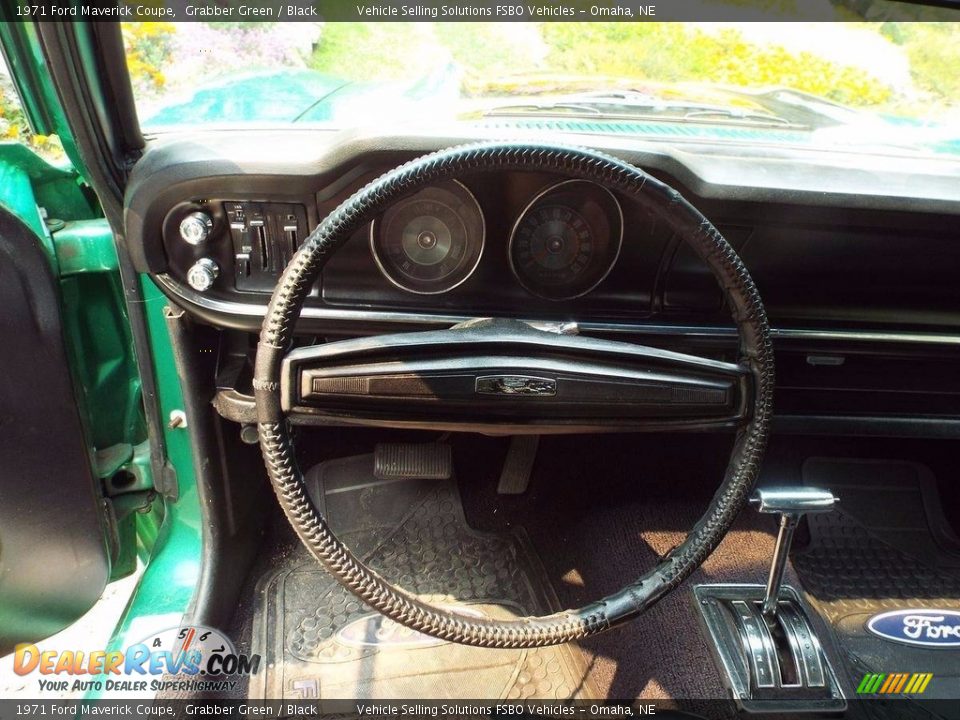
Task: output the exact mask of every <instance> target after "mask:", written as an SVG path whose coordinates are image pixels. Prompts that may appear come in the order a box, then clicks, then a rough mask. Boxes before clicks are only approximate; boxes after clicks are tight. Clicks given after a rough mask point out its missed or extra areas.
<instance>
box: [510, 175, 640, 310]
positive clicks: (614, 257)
mask: <svg viewBox="0 0 960 720" xmlns="http://www.w3.org/2000/svg"><path fill="white" fill-rule="evenodd" d="M569 185H590V186H591V187H592V189H594V190H595V191H596V190H600V191H602V192H603V193H605V194H606V195H607V196H609V198H610V201H611V202H612V203H613V207H615V208H616V210H617V214H616V218H613V217H610V218H608V221H611V223H612V221H613V220H614V219H616V221H617V222H618V223H619V225H620V231H619V233H611V235H614V234H615V235H616V238H613V237H611V240H615V244H616V248H615V249H614V251H613V253H611V255H610V260H609V262H608V263H607V267H606V269H605V270H604V271H603V273H602V274H601V275H600V277H599V278H598V279H597V281H596V282H595V283H593V284H592V285H590V287H588V288H587V289H586V290H582V291H580V292H577V293H573V294H571V295H562V296H560V295H546V294H544V293H542V292H540V291H538V290H537V289H535V288H533V287H530V285H528V284H527V283H526V282H525V281H524V279H523V277H522V276H521V272H520V271H519V270H518V268H517V266H516V263H515V262H514V260H513V244H514V241H515V240H516V237H517V230H518V229H519V228H520V226H521V225H522V224H523V221H524V220H525V219H526V217H527V215H528V214H529V213H530V211H531V209H533V208H534V207H536V206H537V204H538V203H540V202H541V201H542V200H543V199H544V198H546V197H548V196H550V195H552V194H554V193H556V192H557V191H558V190H560V189H566V187H565V186H569ZM623 234H624V218H623V207H621V205H620V201H619V200H618V199H617V196H616V195H614V194H613V193H612V192H611V191H610V190H608V189H607V188H605V187H604V186H603V185H599V184H597V183H595V182H593V181H591V180H580V179H577V178H574V179H572V180H561V181H559V182H556V183H553V184H552V185H548V186H547V187H545V188H543V189H542V190H540V192H538V193H537V194H536V195H534V196H533V198H532V199H531V200H530V201H529V202H528V203H527V204H526V205H525V206H524V208H523V211H522V212H521V213H520V215H518V216H517V219H516V220H515V221H514V223H513V227H512V228H511V230H510V241H509V242H508V243H507V261H508V262H509V263H510V272H511V273H513V277H514V279H515V280H516V281H517V282H518V283H520V285H521V287H523V289H524V290H526V291H527V292H528V293H530V294H531V295H534V296H535V297H538V298H541V299H542V300H550V301H551V302H563V301H565V300H575V299H577V298H580V297H583V296H584V295H587V294H589V293H591V292H593V291H594V290H596V289H597V287H598V286H599V285H600V283H602V282H603V281H604V280H606V279H607V277H608V276H609V275H610V273H611V272H613V268H614V267H615V266H616V264H617V261H618V260H619V259H620V252H621V250H622V249H623Z"/></svg>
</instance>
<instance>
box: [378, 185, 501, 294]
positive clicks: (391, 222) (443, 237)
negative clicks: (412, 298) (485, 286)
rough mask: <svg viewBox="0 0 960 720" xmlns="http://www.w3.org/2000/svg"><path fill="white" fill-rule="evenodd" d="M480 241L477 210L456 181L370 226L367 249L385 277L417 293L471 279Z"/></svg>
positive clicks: (424, 192) (389, 212) (440, 290)
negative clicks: (368, 246)
mask: <svg viewBox="0 0 960 720" xmlns="http://www.w3.org/2000/svg"><path fill="white" fill-rule="evenodd" d="M483 242H484V221H483V214H482V212H481V211H480V206H479V205H478V204H477V201H476V199H475V198H474V197H473V195H472V194H471V193H470V191H469V190H467V188H466V187H465V186H464V185H462V184H460V183H459V182H457V181H455V180H451V181H448V182H444V183H440V184H438V185H434V186H431V187H428V188H425V189H424V190H421V191H420V192H418V193H417V194H416V195H413V196H411V197H409V198H406V199H405V200H402V201H400V202H398V203H397V204H395V205H393V206H392V207H390V208H389V209H388V210H387V211H386V212H385V213H384V214H383V216H382V217H381V218H378V219H377V220H375V221H374V222H373V224H372V225H371V226H370V248H371V251H372V252H373V257H374V260H376V262H377V265H378V266H379V267H380V270H381V271H382V272H383V274H384V276H385V277H386V278H387V279H388V280H389V281H390V282H392V283H393V284H394V285H396V286H397V287H400V288H402V289H404V290H407V291H409V292H413V293H418V294H421V295H434V294H438V293H443V292H447V291H448V290H451V289H453V288H455V287H456V286H457V285H459V284H460V283H462V282H464V281H465V280H466V279H467V278H468V277H470V275H471V274H472V273H473V271H474V269H475V268H476V267H477V263H478V262H479V261H480V255H481V254H482V253H483Z"/></svg>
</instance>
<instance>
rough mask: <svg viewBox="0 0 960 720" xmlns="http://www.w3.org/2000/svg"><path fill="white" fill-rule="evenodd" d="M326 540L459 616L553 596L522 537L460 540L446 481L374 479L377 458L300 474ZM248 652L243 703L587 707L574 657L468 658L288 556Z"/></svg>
mask: <svg viewBox="0 0 960 720" xmlns="http://www.w3.org/2000/svg"><path fill="white" fill-rule="evenodd" d="M308 482H309V483H310V484H311V494H312V495H313V497H314V500H315V502H317V503H318V505H321V506H322V509H323V510H324V511H325V512H326V514H327V516H328V517H329V518H331V521H332V523H333V525H334V530H335V531H336V532H337V533H338V534H339V535H340V536H341V537H342V538H343V539H344V541H345V542H346V543H347V544H348V545H349V546H350V547H351V548H353V549H354V550H355V551H356V552H357V553H358V554H359V555H360V556H361V557H363V558H364V559H365V560H366V562H367V563H369V564H370V565H371V566H372V567H373V568H374V569H376V570H378V571H380V572H382V573H383V574H384V575H386V576H387V577H389V578H391V579H393V580H395V581H396V582H398V583H399V584H400V585H402V586H403V587H405V588H406V589H408V590H411V591H413V592H415V593H417V594H419V595H421V596H424V597H425V598H427V599H429V600H431V601H433V602H436V603H440V604H446V605H449V606H451V607H454V606H455V607H456V608H457V609H458V610H459V611H461V612H466V613H473V614H477V615H486V616H489V617H504V618H506V617H517V616H523V615H532V614H542V613H549V612H554V611H556V610H557V609H559V608H558V606H557V601H556V598H555V597H554V596H553V593H552V591H551V589H550V586H549V583H548V582H547V581H546V578H545V574H544V572H543V570H542V568H541V566H540V563H539V560H538V559H537V558H536V556H535V555H534V553H533V551H532V549H531V547H530V545H529V543H528V542H526V540H525V537H524V535H523V534H522V533H520V532H514V533H498V534H487V533H482V534H481V533H478V532H475V531H473V530H472V529H470V528H469V527H468V526H467V524H466V521H465V519H464V516H463V510H462V506H461V503H460V498H459V496H458V494H457V489H456V485H455V483H454V482H453V481H452V480H449V481H444V480H439V481H419V480H418V481H409V480H404V481H399V482H397V481H394V482H384V481H377V480H374V479H373V456H372V455H368V456H357V457H353V458H344V459H340V460H335V461H331V462H328V463H324V464H323V465H322V466H320V467H318V468H315V469H314V470H313V471H311V472H310V473H309V474H308ZM256 597H257V600H256V607H255V610H254V627H253V634H252V638H251V640H252V649H253V652H255V653H259V654H261V655H262V656H263V658H264V665H262V666H261V667H263V666H265V667H266V670H265V671H262V672H261V673H259V674H258V675H257V676H256V677H255V678H253V679H252V680H251V684H250V697H251V698H252V699H258V698H271V699H312V698H317V699H337V698H349V699H387V698H389V699H404V698H411V699H416V698H431V699H470V698H479V697H488V698H494V697H496V698H505V699H527V698H537V699H567V698H584V699H586V698H592V697H595V692H594V690H593V688H592V686H591V685H590V683H589V682H588V681H587V680H586V677H587V674H586V671H585V669H584V667H583V665H582V661H581V657H580V654H579V652H578V651H577V650H576V649H575V648H572V647H570V646H560V647H554V648H542V649H535V650H498V649H487V648H472V647H467V646H463V645H457V644H453V643H446V642H440V641H437V640H434V639H432V638H429V637H427V636H425V635H421V634H419V633H415V632H412V631H409V630H407V629H406V628H403V627H400V626H398V625H396V624H394V623H391V622H390V621H388V620H386V619H384V618H383V617H382V616H381V615H380V614H379V613H376V612H374V611H372V610H371V609H370V608H369V607H367V606H365V605H363V604H362V603H360V602H359V601H358V600H356V599H355V598H354V596H353V595H351V594H350V593H349V592H347V591H346V590H344V589H343V588H342V587H341V586H340V585H339V584H337V583H336V582H335V581H334V580H333V579H332V578H331V577H330V576H329V575H328V574H326V572H324V571H323V570H322V569H321V568H319V566H318V565H317V563H316V561H315V560H314V559H313V558H312V557H310V556H309V555H308V554H307V552H306V550H304V549H302V548H297V549H295V550H293V551H292V552H291V553H290V554H289V555H288V556H287V557H285V558H283V561H282V564H281V566H280V567H277V568H276V569H275V570H274V571H273V572H272V573H269V574H267V575H266V576H265V577H264V578H262V579H261V581H260V582H259V584H258V588H257V594H256Z"/></svg>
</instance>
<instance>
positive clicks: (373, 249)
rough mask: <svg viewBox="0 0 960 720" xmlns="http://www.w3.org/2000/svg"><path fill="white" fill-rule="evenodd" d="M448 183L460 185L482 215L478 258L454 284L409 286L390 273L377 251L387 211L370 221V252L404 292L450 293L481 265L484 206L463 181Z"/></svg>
mask: <svg viewBox="0 0 960 720" xmlns="http://www.w3.org/2000/svg"><path fill="white" fill-rule="evenodd" d="M446 183H453V184H456V185H459V186H460V188H461V189H462V190H463V191H464V192H465V193H466V195H467V197H468V198H470V200H471V201H472V202H473V206H474V207H475V208H476V210H477V214H478V215H479V216H480V241H479V249H478V250H477V257H476V260H474V262H473V265H472V266H471V267H470V268H469V270H467V272H466V274H465V275H464V276H463V277H462V278H461V279H459V280H457V281H456V282H455V283H453V284H452V285H448V286H445V287H443V288H439V289H437V290H423V289H422V288H414V287H408V286H407V285H404V284H403V282H401V280H399V279H397V278H395V277H393V275H391V274H390V271H389V270H388V269H387V267H386V266H385V265H384V262H383V259H382V258H381V257H380V253H379V252H377V227H378V226H379V223H380V220H381V219H382V218H383V215H384V214H385V213H386V210H385V211H384V213H381V214H380V215H379V216H378V217H377V218H376V219H374V220H373V221H372V222H371V223H370V233H369V241H368V242H369V245H370V254H371V255H373V261H374V262H375V263H376V265H377V268H378V269H379V270H380V274H381V275H383V277H385V278H386V279H387V281H388V282H389V283H390V284H391V285H393V286H394V287H396V288H399V289H400V290H403V291H404V292H408V293H413V294H414V295H443V294H444V293H448V292H450V291H451V290H454V289H455V288H458V287H460V286H461V285H463V283H465V282H466V281H467V280H469V279H470V278H471V277H473V273H474V272H476V269H477V267H479V265H480V260H481V259H482V258H483V251H484V249H485V248H486V243H487V218H486V216H485V215H484V214H483V208H482V207H481V206H480V202H479V201H478V200H477V196H476V195H474V194H473V192H472V191H471V190H470V188H468V187H467V186H466V185H464V184H463V183H462V182H460V181H459V180H448V181H446ZM446 183H441V184H439V185H430V186H429V187H428V188H423V189H422V190H419V191H418V192H417V193H415V194H414V195H412V196H411V198H414V197H416V196H417V195H419V194H420V193H422V192H423V191H424V190H427V189H429V188H432V187H442V186H443V185H444V184H446ZM467 242H470V239H469V237H468V239H467Z"/></svg>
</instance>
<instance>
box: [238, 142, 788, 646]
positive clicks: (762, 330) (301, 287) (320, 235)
mask: <svg viewBox="0 0 960 720" xmlns="http://www.w3.org/2000/svg"><path fill="white" fill-rule="evenodd" d="M505 170H510V171H512V170H520V171H523V170H528V171H540V172H551V173H556V174H559V175H562V176H566V177H570V178H576V179H584V180H590V181H592V182H594V183H596V184H598V185H601V186H603V187H605V188H608V189H609V190H615V191H618V192H619V193H621V194H622V195H624V196H627V197H630V198H632V199H633V200H634V201H636V202H637V203H639V204H641V205H642V206H643V207H645V208H647V209H649V210H651V211H652V212H653V213H655V215H656V216H657V217H659V218H660V219H661V220H662V221H663V222H665V223H666V224H667V225H668V226H669V228H670V229H671V230H672V231H673V232H674V233H675V234H676V235H677V236H678V237H680V238H682V239H683V240H684V241H685V242H686V243H687V244H689V245H690V246H691V247H692V248H693V249H694V250H695V251H696V253H697V255H699V256H700V257H701V258H702V259H703V260H704V262H705V263H706V264H707V266H708V267H709V268H710V270H711V271H712V273H713V275H714V276H715V277H716V279H717V281H718V282H719V284H720V286H721V287H722V289H723V292H724V294H725V296H726V300H727V305H728V306H729V308H730V309H731V311H732V315H733V319H734V321H735V323H736V325H737V329H738V333H739V339H740V345H739V360H738V363H737V364H736V366H735V367H736V368H738V369H739V370H740V371H741V374H742V377H741V381H740V382H739V384H737V385H736V386H735V387H736V392H738V393H739V394H740V396H741V397H740V402H741V406H742V408H743V412H742V413H741V415H740V416H739V418H740V419H739V420H738V421H737V434H736V440H735V442H734V446H733V450H732V453H731V456H730V461H729V464H728V465H727V469H726V473H725V476H724V478H723V482H722V483H721V484H720V487H719V489H718V490H717V492H716V494H715V495H714V497H713V499H712V500H711V502H710V504H709V506H708V508H707V510H706V512H705V513H704V515H703V516H702V517H701V518H700V520H699V521H698V522H697V523H696V525H695V526H694V527H693V529H692V530H691V531H690V533H689V534H688V535H687V537H686V539H685V540H684V541H683V542H682V543H681V544H680V545H678V546H677V547H676V548H674V549H673V550H672V551H671V552H670V553H669V554H668V555H667V556H666V557H664V558H663V559H662V560H661V561H660V562H659V563H658V564H657V566H656V567H654V568H653V569H651V570H650V571H649V572H647V573H646V574H645V575H643V576H641V577H640V578H637V579H636V580H633V581H631V582H630V583H629V584H627V585H626V586H625V587H624V588H623V589H621V590H619V591H618V592H615V593H613V594H611V595H609V596H607V597H605V598H603V599H601V600H598V601H596V602H593V603H591V604H589V605H586V606H584V607H582V608H580V609H576V610H565V611H563V612H559V613H555V614H552V615H547V616H542V617H525V618H516V619H509V620H495V619H491V618H482V617H481V618H478V617H473V616H467V615H462V614H459V613H457V612H456V611H454V610H450V609H447V608H444V607H438V606H435V605H431V604H428V603H426V602H424V601H423V600H421V599H419V598H418V597H417V596H415V595H413V594H411V593H409V592H407V591H405V590H403V589H402V588H400V587H398V586H396V585H394V584H392V583H391V582H390V581H389V580H387V579H386V578H384V577H382V576H381V575H380V574H378V573H377V572H375V571H374V570H372V569H371V568H370V567H368V566H367V565H365V564H364V562H363V561H362V560H361V559H360V558H358V557H357V556H356V555H354V554H353V553H352V552H351V551H350V549H349V548H347V547H346V546H345V545H344V544H343V542H341V541H340V539H339V538H337V537H336V535H335V534H334V533H333V532H332V531H331V529H330V526H329V525H328V524H327V521H326V519H325V518H324V517H323V516H322V515H321V513H320V512H319V511H318V510H317V508H316V507H315V506H314V504H313V502H312V501H311V500H310V497H309V496H308V494H307V487H306V485H305V483H304V479H303V475H302V473H301V471H300V468H299V467H298V465H297V460H296V456H295V452H294V444H293V441H292V439H291V436H290V432H289V429H288V423H287V419H286V412H287V411H288V410H289V406H290V403H289V402H286V403H285V402H284V401H283V397H284V394H283V393H282V392H281V390H282V389H284V390H285V389H286V388H289V387H290V386H291V385H295V384H296V383H297V382H298V380H297V377H298V376H297V375H296V374H295V373H294V372H293V370H291V367H290V364H289V363H288V362H285V358H286V355H287V351H288V349H289V347H290V344H291V339H292V336H293V331H294V326H295V324H296V321H297V319H298V318H299V316H300V311H301V309H302V307H303V303H304V301H305V299H306V297H307V295H308V293H309V291H310V288H311V286H312V285H313V284H314V281H315V280H316V278H317V276H318V274H319V272H320V270H321V269H322V268H323V266H324V265H325V264H326V262H327V261H328V260H329V258H330V256H331V255H332V254H333V253H334V252H336V250H337V249H338V248H339V247H341V246H342V245H343V244H344V242H345V241H346V240H347V239H348V238H349V237H350V236H351V235H352V234H353V233H354V232H356V231H357V230H359V229H360V228H361V227H363V225H364V224H366V223H367V222H369V221H371V220H372V219H373V218H374V217H375V216H376V215H378V214H379V213H380V212H382V211H384V210H385V209H386V208H387V207H389V206H390V205H391V204H392V203H394V202H395V201H397V200H398V199H400V198H402V197H405V196H409V195H411V194H412V193H414V192H416V191H418V190H420V189H422V188H424V187H426V186H427V185H429V184H432V183H435V182H437V181H440V180H446V179H451V178H455V177H457V176H460V175H464V174H467V173H469V174H476V173H484V172H493V171H505ZM439 332H440V333H455V332H456V331H454V330H449V331H439ZM436 334H437V333H431V335H436ZM407 335H409V333H408V334H407ZM556 337H559V336H556ZM346 342H349V341H346ZM450 342H456V340H451V341H450ZM546 342H547V343H549V341H546ZM336 344H338V343H330V344H329V345H336ZM541 344H542V343H541ZM608 345H610V346H612V345H616V346H625V347H628V348H634V347H641V346H634V345H629V344H627V343H608ZM321 347H328V346H321ZM645 350H646V351H648V352H650V353H657V356H658V357H661V358H662V357H665V356H667V360H669V362H671V363H674V364H678V365H680V366H682V367H689V366H695V365H696V366H703V364H704V363H710V362H713V361H708V360H705V359H703V358H696V357H692V356H687V355H681V354H679V353H665V352H664V351H659V350H655V349H652V348H646V349H645ZM773 385H774V370H773V349H772V344H771V339H770V328H769V326H768V324H767V316H766V312H765V311H764V308H763V303H762V302H761V300H760V295H759V293H758V292H757V288H756V286H755V285H754V283H753V280H752V279H751V277H750V275H749V273H748V272H747V269H746V268H745V267H744V265H743V263H742V262H741V260H740V258H739V257H738V256H737V253H736V252H735V251H734V249H733V248H732V247H731V246H730V244H729V243H728V242H727V241H726V240H725V239H724V238H723V237H722V236H721V235H720V233H719V232H718V231H717V229H716V228H714V227H713V225H711V224H710V222H709V221H708V220H707V219H706V218H705V217H704V216H703V215H701V214H700V212H698V211H697V210H696V209H695V208H694V207H693V206H692V205H691V204H690V203H688V202H687V201H686V200H684V199H683V197H681V195H680V194H679V193H678V192H677V191H676V190H674V189H673V188H671V187H669V186H668V185H666V184H664V183H662V182H660V181H659V180H657V179H655V178H653V177H651V176H650V175H647V174H646V173H644V172H643V171H642V170H639V169H637V168H635V167H633V166H632V165H629V164H627V163H625V162H623V161H621V160H618V159H616V158H614V157H611V156H608V155H604V154H601V153H598V152H594V151H590V150H586V149H581V148H573V147H562V146H557V145H550V144H526V143H522V144H521V143H500V142H493V143H481V144H474V145H466V146H460V147H454V148H451V149H448V150H442V151H440V152H437V153H433V154H431V155H426V156H424V157H421V158H419V159H416V160H413V161H411V162H408V163H406V164H405V165H402V166H400V167H398V168H396V169H394V170H391V171H389V172H387V173H386V174H384V175H382V176H381V177H379V178H377V179H376V180H374V181H372V182H371V183H369V184H368V185H366V186H365V187H364V188H363V189H361V190H359V191H357V192H356V193H354V194H353V195H352V196H351V197H349V198H348V199H347V200H345V201H344V202H343V203H342V204H341V205H340V206H339V207H338V208H336V210H334V211H333V212H332V213H330V215H328V216H327V217H326V219H324V221H323V222H322V223H321V224H320V225H319V226H318V227H317V229H316V230H314V232H313V233H311V234H310V236H309V237H308V238H307V239H306V240H305V241H304V243H303V245H302V246H301V248H300V249H299V251H298V252H297V253H296V255H295V256H294V257H293V258H292V259H291V261H290V263H289V264H288V265H287V267H286V269H285V270H284V272H283V275H282V276H281V278H280V280H279V282H278V284H277V287H276V288H275V289H274V291H273V296H272V297H271V299H270V304H269V306H268V308H267V312H266V316H265V317H264V320H263V326H262V329H261V332H260V341H259V344H258V346H257V355H256V363H255V371H254V380H253V387H254V391H255V395H256V405H257V419H258V429H259V433H260V448H261V451H262V453H263V458H264V462H265V464H266V468H267V473H268V475H269V477H270V480H271V482H272V484H273V487H274V490H275V491H276V494H277V497H278V499H279V501H280V504H281V506H282V508H283V511H284V513H285V514H286V516H287V519H288V520H289V521H290V524H291V525H292V526H293V529H294V530H295V531H296V533H297V535H298V536H299V537H300V539H301V541H302V542H303V543H304V545H305V546H306V547H307V549H308V550H309V551H310V553H311V554H312V555H313V556H314V557H315V558H316V559H317V560H319V561H320V563H321V564H322V565H323V567H324V568H326V570H327V571H328V572H329V573H330V574H331V575H333V576H334V578H336V579H337V580H338V581H339V582H340V583H341V584H342V585H343V586H344V587H346V588H347V589H348V590H349V591H350V592H352V593H353V594H354V595H356V596H357V597H358V598H359V599H360V600H362V601H363V602H365V603H367V604H368V605H369V606H370V607H372V608H374V609H375V610H377V611H379V612H381V613H382V614H383V615H385V616H387V617H389V618H390V619H392V620H394V621H396V622H398V623H400V624H402V625H405V626H407V627H409V628H411V629H413V630H416V631H419V632H421V633H425V634H427V635H431V636H433V637H436V638H439V639H442V640H447V641H452V642H457V643H463V644H466V645H475V646H482V647H498V648H532V647H541V646H546V645H555V644H559V643H564V642H568V641H571V640H577V639H579V638H583V637H587V636H589V635H594V634H596V633H600V632H603V631H605V630H608V629H610V628H612V627H614V626H616V625H619V624H621V623H623V622H625V621H626V620H628V619H631V618H634V617H636V616H637V615H639V614H641V613H642V612H643V611H645V610H646V609H647V608H649V607H650V606H652V605H653V604H654V603H656V602H657V601H658V600H659V599H660V598H662V597H663V596H664V595H666V594H667V593H669V592H670V591H671V590H674V589H676V588H677V587H678V586H679V585H680V584H681V583H682V582H683V581H684V579H686V578H687V577H688V576H689V575H690V574H691V573H692V572H693V571H694V570H695V569H696V568H697V567H699V566H700V565H701V564H702V563H703V561H704V560H705V559H706V558H707V557H708V556H709V555H710V553H711V552H712V551H713V550H714V549H715V548H716V546H717V545H718V544H719V543H720V541H721V540H722V539H723V537H724V535H725V534H726V533H727V531H728V530H729V528H730V526H731V524H732V523H733V521H734V519H735V518H736V516H737V514H738V513H739V512H740V510H741V509H742V508H743V507H744V506H745V505H746V503H747V499H748V495H749V493H750V491H751V489H752V488H753V485H754V483H755V481H756V479H757V475H758V473H759V469H760V464H761V461H762V458H763V453H764V449H765V447H766V442H767V437H768V435H769V430H770V419H771V414H772V400H773Z"/></svg>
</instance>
